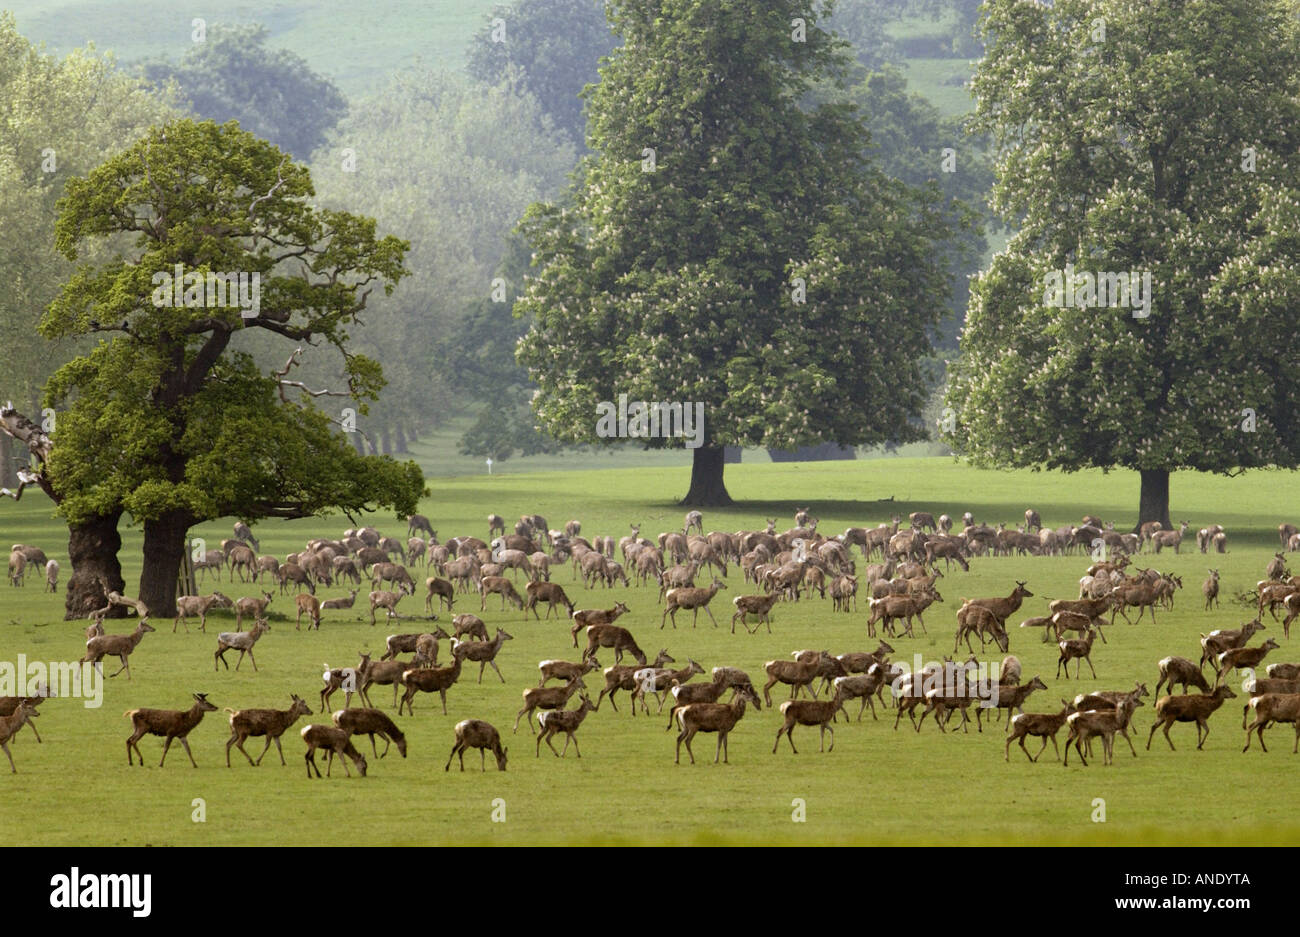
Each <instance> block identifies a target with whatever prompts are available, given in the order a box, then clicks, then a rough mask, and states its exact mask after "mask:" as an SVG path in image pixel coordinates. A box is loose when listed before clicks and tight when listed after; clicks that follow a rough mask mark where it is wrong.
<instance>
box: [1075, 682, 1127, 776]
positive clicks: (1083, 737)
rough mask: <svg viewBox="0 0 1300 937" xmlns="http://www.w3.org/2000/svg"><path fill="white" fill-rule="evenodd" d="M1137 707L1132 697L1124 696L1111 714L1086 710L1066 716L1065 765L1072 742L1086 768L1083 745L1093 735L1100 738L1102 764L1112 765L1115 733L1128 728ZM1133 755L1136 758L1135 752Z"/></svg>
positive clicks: (1086, 761)
mask: <svg viewBox="0 0 1300 937" xmlns="http://www.w3.org/2000/svg"><path fill="white" fill-rule="evenodd" d="M1137 705H1140V703H1135V702H1134V701H1133V699H1132V697H1127V696H1126V697H1124V698H1123V699H1121V700H1120V701H1119V703H1118V704H1117V705H1116V707H1115V709H1114V711H1113V712H1107V711H1100V710H1088V711H1086V712H1076V713H1072V714H1071V715H1070V716H1068V717H1067V718H1066V722H1067V723H1069V726H1070V734H1069V736H1068V737H1067V738H1066V740H1065V765H1066V766H1069V764H1070V743H1071V742H1074V750H1075V752H1076V753H1078V755H1079V760H1080V761H1082V762H1083V764H1084V767H1087V765H1088V759H1087V758H1085V757H1084V755H1083V743H1084V742H1086V741H1088V740H1089V739H1090V738H1092V737H1093V736H1094V735H1099V736H1101V745H1102V764H1107V765H1108V764H1112V763H1113V762H1114V760H1115V733H1116V732H1123V731H1125V730H1126V729H1127V728H1128V723H1129V719H1131V718H1132V716H1133V710H1134V708H1135V707H1136V706H1137ZM1130 744H1131V743H1130ZM1133 754H1134V756H1136V755H1137V752H1134V753H1133Z"/></svg>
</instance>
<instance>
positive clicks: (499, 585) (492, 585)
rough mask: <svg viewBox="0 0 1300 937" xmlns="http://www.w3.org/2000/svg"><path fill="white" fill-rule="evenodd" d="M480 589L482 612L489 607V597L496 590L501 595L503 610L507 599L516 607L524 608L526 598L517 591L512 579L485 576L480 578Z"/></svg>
mask: <svg viewBox="0 0 1300 937" xmlns="http://www.w3.org/2000/svg"><path fill="white" fill-rule="evenodd" d="M478 591H479V595H480V596H481V597H482V601H480V602H479V611H480V612H482V611H485V610H486V609H487V597H488V596H489V595H490V594H491V593H494V592H495V593H496V594H498V595H500V596H501V610H502V611H505V607H506V601H507V600H508V601H509V602H510V604H511V605H513V606H514V607H515V608H518V609H522V608H523V607H524V600H523V599H521V598H520V597H519V593H518V592H516V591H515V587H514V586H513V585H512V584H511V582H510V580H509V579H506V578H505V577H504V576H484V577H483V578H482V579H481V580H479V585H478ZM524 617H525V618H527V617H528V613H527V612H525V613H524Z"/></svg>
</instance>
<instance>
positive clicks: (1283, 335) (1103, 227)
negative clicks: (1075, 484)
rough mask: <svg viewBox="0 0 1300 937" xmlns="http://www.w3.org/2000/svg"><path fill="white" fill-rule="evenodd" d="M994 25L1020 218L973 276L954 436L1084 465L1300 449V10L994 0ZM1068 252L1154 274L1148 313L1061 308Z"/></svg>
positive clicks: (995, 90) (1284, 453) (986, 114)
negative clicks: (1297, 348)
mask: <svg viewBox="0 0 1300 937" xmlns="http://www.w3.org/2000/svg"><path fill="white" fill-rule="evenodd" d="M983 27H984V30H985V34H986V37H987V40H988V43H989V44H988V53H987V56H986V58H985V59H984V60H983V61H982V62H981V63H980V66H979V70H978V72H977V74H976V78H975V90H976V93H977V94H978V97H979V104H978V110H977V115H976V125H977V127H978V128H979V129H980V130H982V131H985V132H988V133H990V134H991V135H992V136H993V138H994V140H995V143H996V146H997V148H998V154H999V155H998V160H997V183H996V185H995V186H994V189H993V199H992V204H993V208H994V210H995V211H997V212H998V213H999V214H1000V215H1001V217H1002V218H1003V219H1004V220H1006V222H1007V223H1008V224H1012V225H1018V226H1019V229H1020V230H1019V232H1018V233H1017V234H1016V236H1015V237H1014V238H1013V239H1012V241H1011V243H1010V244H1009V245H1008V247H1007V249H1006V250H1005V251H1004V252H1001V253H999V254H998V255H996V256H995V257H994V259H993V263H992V266H991V267H990V269H989V270H988V271H987V272H986V273H984V274H983V275H982V276H980V277H979V279H978V280H977V281H976V283H975V284H974V286H973V288H972V296H971V304H970V310H969V313H968V315H967V323H966V331H965V333H964V334H963V338H962V352H963V354H962V357H961V359H960V361H959V362H957V363H956V364H955V366H954V367H953V368H952V370H951V372H950V373H951V375H952V379H951V382H950V387H949V391H948V402H949V405H950V406H951V407H952V408H953V409H954V410H955V411H956V416H957V423H956V429H955V432H952V433H950V434H948V440H949V441H950V442H951V444H952V445H953V446H954V447H955V448H957V449H959V450H960V451H961V452H963V453H964V454H965V455H967V456H968V457H970V458H971V459H973V460H975V461H976V462H978V463H980V464H998V465H1009V466H1046V467H1049V468H1063V469H1067V470H1073V469H1078V468H1083V467H1087V466H1097V467H1108V466H1114V465H1121V466H1127V467H1131V468H1139V469H1149V470H1174V469H1180V468H1190V469H1197V470H1202V471H1217V472H1229V471H1234V470H1237V469H1239V468H1245V467H1252V466H1266V465H1279V466H1289V467H1294V466H1295V465H1297V464H1300V422H1297V419H1296V413H1297V408H1298V407H1300V391H1297V389H1296V386H1295V382H1294V381H1292V380H1290V379H1289V377H1288V375H1289V373H1290V363H1291V362H1290V357H1291V355H1290V346H1291V345H1292V344H1293V342H1294V336H1295V334H1296V330H1297V326H1300V312H1298V311H1297V310H1300V303H1298V302H1297V299H1298V298H1300V295H1298V294H1300V280H1298V279H1297V277H1296V275H1295V273H1294V271H1295V270H1296V269H1297V260H1300V256H1298V255H1297V243H1296V240H1295V231H1296V229H1297V222H1300V218H1298V217H1297V209H1296V207H1295V206H1296V205H1297V203H1298V202H1300V175H1298V172H1300V168H1298V167H1297V166H1296V164H1295V160H1294V158H1293V154H1294V153H1295V152H1296V149H1297V147H1298V146H1300V105H1298V104H1297V91H1298V90H1300V78H1298V77H1297V76H1298V75H1300V68H1298V66H1300V46H1298V45H1297V37H1296V28H1295V24H1294V20H1293V19H1292V18H1289V17H1288V15H1287V4H1283V3H1277V2H1266V3H1260V2H1255V0H1217V2H1214V3H1205V4H1195V5H1184V4H1156V5H1151V4H1146V3H1137V2H1130V0H1063V2H1058V3H1056V4H1055V5H1054V6H1051V7H1046V6H1041V5H1033V4H1025V3H1016V2H1010V0H997V2H992V3H990V4H988V6H987V12H986V16H985V19H984V21H983ZM1244 100H1249V101H1250V106H1249V107H1243V106H1241V102H1242V101H1244ZM1248 147H1249V148H1252V149H1253V159H1254V161H1255V163H1254V165H1253V166H1251V167H1249V169H1248V168H1247V166H1246V163H1247V161H1248V153H1249V152H1250V151H1248V150H1247V148H1248ZM1251 170H1253V171H1251ZM1067 264H1069V265H1072V266H1073V268H1074V270H1075V271H1080V272H1082V271H1087V272H1092V273H1097V272H1123V273H1127V272H1129V271H1132V272H1134V273H1136V274H1138V275H1139V276H1140V275H1142V274H1149V275H1150V278H1151V283H1152V292H1153V297H1152V302H1151V306H1150V310H1149V316H1147V317H1142V315H1141V314H1140V313H1141V310H1136V309H1131V308H1126V307H1116V306H1112V307H1097V308H1089V307H1081V306H1078V305H1075V306H1065V307H1063V308H1061V307H1058V306H1056V305H1055V304H1049V302H1048V300H1049V299H1052V297H1051V296H1050V295H1049V294H1048V291H1047V286H1048V283H1049V280H1048V277H1049V275H1051V274H1053V272H1054V271H1055V272H1056V273H1057V275H1058V276H1060V275H1061V273H1062V272H1063V271H1064V269H1065V267H1066V265H1067ZM1085 298H1086V297H1085ZM1134 313H1138V315H1135V314H1134ZM1248 411H1253V413H1254V420H1255V425H1254V426H1250V427H1249V428H1247V426H1246V421H1247V412H1248ZM1252 430H1253V431H1252Z"/></svg>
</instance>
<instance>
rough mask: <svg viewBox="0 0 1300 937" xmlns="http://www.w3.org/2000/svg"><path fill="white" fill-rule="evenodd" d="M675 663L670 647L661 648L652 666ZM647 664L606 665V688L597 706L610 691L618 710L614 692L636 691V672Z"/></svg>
mask: <svg viewBox="0 0 1300 937" xmlns="http://www.w3.org/2000/svg"><path fill="white" fill-rule="evenodd" d="M675 663H677V661H676V660H675V659H673V658H672V657H670V656H669V655H668V649H667V648H661V649H660V650H659V653H658V654H657V655H656V656H655V661H654V663H653V664H651V665H650V666H651V667H652V668H655V669H658V668H660V667H662V666H663V665H664V664H675ZM645 666H646V665H645V664H644V663H639V664H633V665H619V664H615V665H614V666H613V667H606V668H605V689H603V690H601V691H600V695H599V696H598V697H596V706H597V707H599V706H600V704H601V702H602V701H603V700H604V698H605V694H606V693H608V694H609V704H610V705H611V706H613V707H614V712H618V704H617V703H616V702H614V694H615V693H617V692H618V691H619V690H627V691H628V692H633V691H635V690H636V673H637V672H638V671H640V670H642V669H643V668H645ZM635 714H636V709H635V706H634V707H633V715H635Z"/></svg>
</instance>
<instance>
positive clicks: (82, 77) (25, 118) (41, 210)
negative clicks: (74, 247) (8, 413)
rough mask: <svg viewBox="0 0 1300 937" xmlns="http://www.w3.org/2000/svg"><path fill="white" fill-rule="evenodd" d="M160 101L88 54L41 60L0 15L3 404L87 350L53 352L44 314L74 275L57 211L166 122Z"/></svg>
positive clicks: (29, 393)
mask: <svg viewBox="0 0 1300 937" xmlns="http://www.w3.org/2000/svg"><path fill="white" fill-rule="evenodd" d="M173 114H174V111H172V109H171V108H170V106H169V104H168V102H167V100H166V99H164V98H160V97H156V96H153V95H151V94H150V93H149V91H148V89H147V88H146V87H145V86H144V85H143V84H142V83H141V82H140V81H139V80H137V79H133V78H131V77H129V76H127V75H125V74H123V73H122V72H120V71H119V70H118V69H117V67H116V65H115V64H114V61H113V59H112V57H111V56H100V55H98V54H96V53H95V51H94V49H93V48H91V49H87V50H79V51H76V52H73V53H71V54H70V55H68V56H67V57H65V58H63V59H59V58H55V57H54V56H51V55H46V54H43V53H42V52H41V51H39V50H37V49H36V48H34V47H33V46H32V45H31V44H30V43H28V41H27V40H26V39H24V38H23V37H22V36H21V35H20V34H19V33H18V29H17V26H16V25H15V23H14V18H13V16H12V15H11V14H8V13H0V127H3V128H4V130H3V133H2V134H0V231H3V232H4V248H3V250H0V282H2V283H4V289H3V290H0V363H3V367H4V375H5V379H4V388H5V389H4V392H3V393H4V396H5V397H6V398H7V399H12V400H14V401H15V402H16V403H18V404H19V405H20V406H23V407H26V406H28V405H30V404H31V403H32V402H34V401H35V400H37V399H38V398H39V396H40V389H41V385H42V384H44V382H45V379H46V378H47V377H48V376H49V375H50V374H51V373H52V372H53V371H54V369H55V368H56V367H58V365H59V364H61V363H63V361H65V360H66V359H67V358H68V357H69V356H70V355H71V354H73V353H75V351H76V350H77V349H78V348H79V347H81V345H83V344H84V343H78V342H75V341H61V342H58V343H54V344H51V343H50V342H48V341H46V340H45V339H44V338H42V337H41V336H40V334H39V333H38V332H37V325H38V324H39V323H40V311H41V310H42V309H44V308H45V307H46V306H48V305H49V303H50V302H51V301H52V300H53V299H54V297H55V296H56V295H57V293H58V290H59V286H60V285H61V284H62V282H63V280H65V279H66V278H67V276H68V275H69V273H70V272H71V269H72V268H71V266H70V265H69V263H68V261H67V260H66V259H65V258H64V257H62V256H61V255H60V254H59V253H58V251H56V250H55V249H54V224H55V220H56V218H57V217H58V211H57V208H56V205H57V202H58V200H59V198H61V197H62V195H63V191H64V185H65V184H66V183H67V182H68V180H69V179H73V178H76V177H77V176H78V175H81V174H84V173H87V172H89V171H90V170H91V169H92V168H93V167H94V166H96V165H98V164H99V163H100V162H102V161H103V160H104V159H105V158H107V157H108V156H110V155H111V154H113V153H116V152H117V151H119V150H120V149H122V147H123V146H125V145H126V141H127V140H129V139H131V138H133V137H136V136H138V135H139V134H140V133H142V132H143V131H144V129H145V128H146V127H148V126H149V125H150V124H152V123H155V122H158V121H162V120H164V119H166V118H167V117H169V116H172V115H173Z"/></svg>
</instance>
